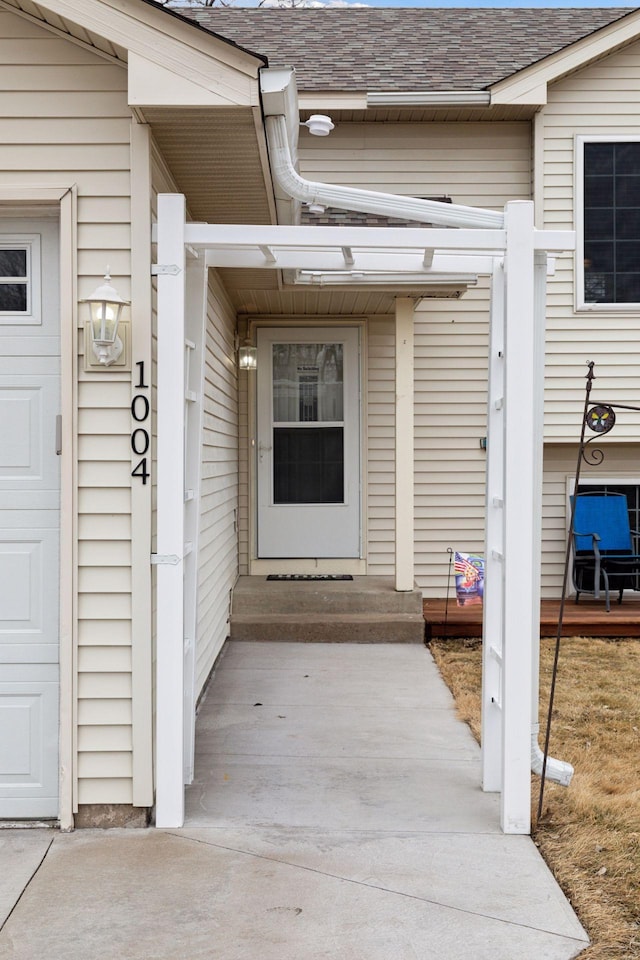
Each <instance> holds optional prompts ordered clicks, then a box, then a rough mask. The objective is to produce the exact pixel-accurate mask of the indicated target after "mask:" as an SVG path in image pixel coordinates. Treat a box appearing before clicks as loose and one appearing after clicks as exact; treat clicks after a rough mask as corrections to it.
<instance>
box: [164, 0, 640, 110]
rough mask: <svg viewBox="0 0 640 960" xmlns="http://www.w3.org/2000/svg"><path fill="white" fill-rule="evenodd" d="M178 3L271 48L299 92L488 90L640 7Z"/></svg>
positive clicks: (249, 44)
mask: <svg viewBox="0 0 640 960" xmlns="http://www.w3.org/2000/svg"><path fill="white" fill-rule="evenodd" d="M179 9H180V13H181V14H182V15H184V16H186V17H189V18H191V19H193V20H195V21H196V22H197V23H198V24H200V25H201V26H203V27H205V28H206V29H208V30H212V31H213V32H215V33H217V34H219V35H221V36H223V37H227V38H228V39H229V40H232V41H234V42H235V43H238V44H241V45H242V46H243V47H245V48H248V49H250V50H254V51H255V52H256V53H262V54H266V55H267V56H268V58H269V64H270V66H293V67H295V69H296V76H297V81H298V87H299V89H300V90H302V91H311V90H326V91H338V90H340V91H346V92H348V91H356V90H357V91H372V92H373V91H381V90H384V91H394V90H401V91H411V90H483V89H485V88H486V87H489V86H490V85H491V84H493V83H496V82H497V81H498V80H502V79H504V78H505V77H508V76H511V75H512V74H513V73H517V72H518V71H519V70H523V69H524V68H525V67H528V66H530V65H531V64H533V63H536V62H537V61H538V60H541V59H543V58H544V57H547V56H549V55H550V54H552V53H555V52H557V51H558V50H561V49H563V48H564V47H566V46H568V45H570V44H572V43H575V42H576V41H577V40H580V39H581V38H583V37H585V36H588V35H589V34H591V33H593V32H595V31H596V30H599V29H601V28H602V27H605V26H607V24H609V23H613V22H614V21H615V20H619V19H620V18H621V17H624V16H626V15H628V14H630V13H632V12H633V10H634V8H633V7H605V8H600V7H592V8H585V7H582V8H537V9H529V8H517V7H513V8H506V7H505V8H478V7H473V8H471V7H470V8H466V7H450V8H434V7H431V8H425V7H420V8H416V7H404V8H397V7H395V8H391V7H388V8H381V7H376V8H374V7H367V8H364V7H356V8H351V9H345V8H335V7H325V8H322V9H316V8H311V9H304V8H302V9H300V8H296V9H277V8H260V9H252V8H247V7H239V8H231V7H188V8H184V7H181V8H179ZM635 9H637V8H635Z"/></svg>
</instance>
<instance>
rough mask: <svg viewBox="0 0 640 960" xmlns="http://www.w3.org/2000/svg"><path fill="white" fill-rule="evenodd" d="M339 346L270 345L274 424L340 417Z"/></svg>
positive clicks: (341, 409)
mask: <svg viewBox="0 0 640 960" xmlns="http://www.w3.org/2000/svg"><path fill="white" fill-rule="evenodd" d="M343 353H344V350H343V345H342V344H341V343H274V344H273V353H272V359H273V420H274V423H327V422H333V423H336V422H338V423H340V422H342V421H343V419H344V393H343Z"/></svg>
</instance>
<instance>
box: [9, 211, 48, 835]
mask: <svg viewBox="0 0 640 960" xmlns="http://www.w3.org/2000/svg"><path fill="white" fill-rule="evenodd" d="M58 305H59V291H58V225H57V222H56V221H53V220H51V221H49V220H42V221H40V220H38V221H35V220H20V221H8V220H1V219H0V817H3V818H11V819H20V818H34V817H56V816H57V814H58V792H59V791H58V739H59V737H58V722H59V721H58V621H59V615H58V605H59V599H58V598H59V573H58V568H59V557H58V554H59V500H60V471H59V457H58V456H57V455H56V453H57V449H56V436H57V430H56V426H57V423H56V418H57V415H58V413H59V411H60V336H59V326H60V322H59V306H58Z"/></svg>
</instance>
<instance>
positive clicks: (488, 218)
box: [263, 71, 573, 786]
mask: <svg viewBox="0 0 640 960" xmlns="http://www.w3.org/2000/svg"><path fill="white" fill-rule="evenodd" d="M265 74H268V71H263V78H264V75H265ZM290 77H291V80H293V72H292V71H291V73H290ZM289 120H290V121H291V123H292V125H294V126H295V124H297V118H296V119H294V118H289ZM265 128H266V134H267V143H268V146H269V160H270V163H271V170H272V173H273V177H274V180H275V181H276V184H277V185H278V186H279V187H281V189H282V190H283V191H284V192H285V194H287V195H288V196H289V197H292V198H293V199H294V200H299V201H301V202H302V203H317V204H322V205H324V206H327V207H335V208H336V209H339V210H358V211H360V212H362V213H374V214H378V215H381V216H386V217H397V218H400V219H403V220H414V221H416V222H417V223H432V224H440V225H443V226H449V227H471V228H478V229H480V228H490V229H494V230H495V229H501V228H503V227H504V214H503V213H499V212H496V211H494V210H486V209H484V208H482V207H465V206H462V205H460V204H448V203H446V204H445V203H439V202H438V201H436V200H424V199H420V198H417V197H404V196H400V195H398V194H392V193H377V192H376V191H374V190H360V189H358V188H357V187H345V186H341V185H338V184H331V183H320V182H316V181H313V180H305V179H304V178H303V177H301V176H300V174H299V173H298V171H297V170H296V169H295V166H294V164H293V161H292V158H291V151H290V149H289V136H288V127H287V117H286V116H285V115H284V114H275V115H269V116H266V117H265ZM542 356H543V357H544V352H543V354H542ZM543 362H544V361H543ZM537 380H538V382H539V383H540V384H543V383H544V376H543V372H542V373H539V375H538V377H537ZM534 659H535V658H534ZM537 671H538V667H537V665H534V667H533V673H534V676H533V686H534V690H535V691H536V696H537V686H538V683H537V680H538V676H537ZM536 707H537V699H536ZM536 713H537V710H536ZM539 726H540V725H539V723H538V722H537V716H536V720H535V722H534V723H532V731H531V769H532V771H533V773H535V774H538V775H539V774H540V773H541V772H542V762H543V754H542V751H541V749H540V747H539V745H538V733H539ZM572 776H573V767H572V766H571V764H569V763H565V762H564V761H562V760H555V759H554V758H552V757H548V758H547V767H546V777H547V778H548V779H549V780H554V781H556V782H557V783H561V784H563V785H564V786H568V785H569V783H570V781H571V777H572Z"/></svg>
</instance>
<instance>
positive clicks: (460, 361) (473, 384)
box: [414, 279, 489, 597]
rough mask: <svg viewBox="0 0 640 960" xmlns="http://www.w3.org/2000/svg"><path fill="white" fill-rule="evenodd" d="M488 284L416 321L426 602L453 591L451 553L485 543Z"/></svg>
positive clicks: (421, 563) (431, 306)
mask: <svg viewBox="0 0 640 960" xmlns="http://www.w3.org/2000/svg"><path fill="white" fill-rule="evenodd" d="M488 297H489V289H488V281H487V280H486V279H483V280H481V281H480V283H479V285H478V288H476V289H473V290H470V291H469V292H468V293H467V294H465V296H464V297H463V298H462V299H461V300H458V301H456V300H442V301H437V300H429V301H423V303H422V305H421V306H420V307H419V308H418V310H417V311H416V323H415V409H414V416H415V545H416V548H415V570H416V582H417V583H418V584H419V585H420V587H421V588H422V590H423V591H424V594H425V596H430V597H443V596H445V594H446V589H447V575H448V568H449V554H448V553H447V548H451V549H452V550H461V551H464V552H466V553H473V552H481V551H482V549H483V541H484V504H485V489H484V487H485V466H486V453H485V451H484V450H482V449H481V448H480V440H481V438H482V437H484V436H485V434H486V415H487V411H486V404H487V352H488V334H489V323H488Z"/></svg>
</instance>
